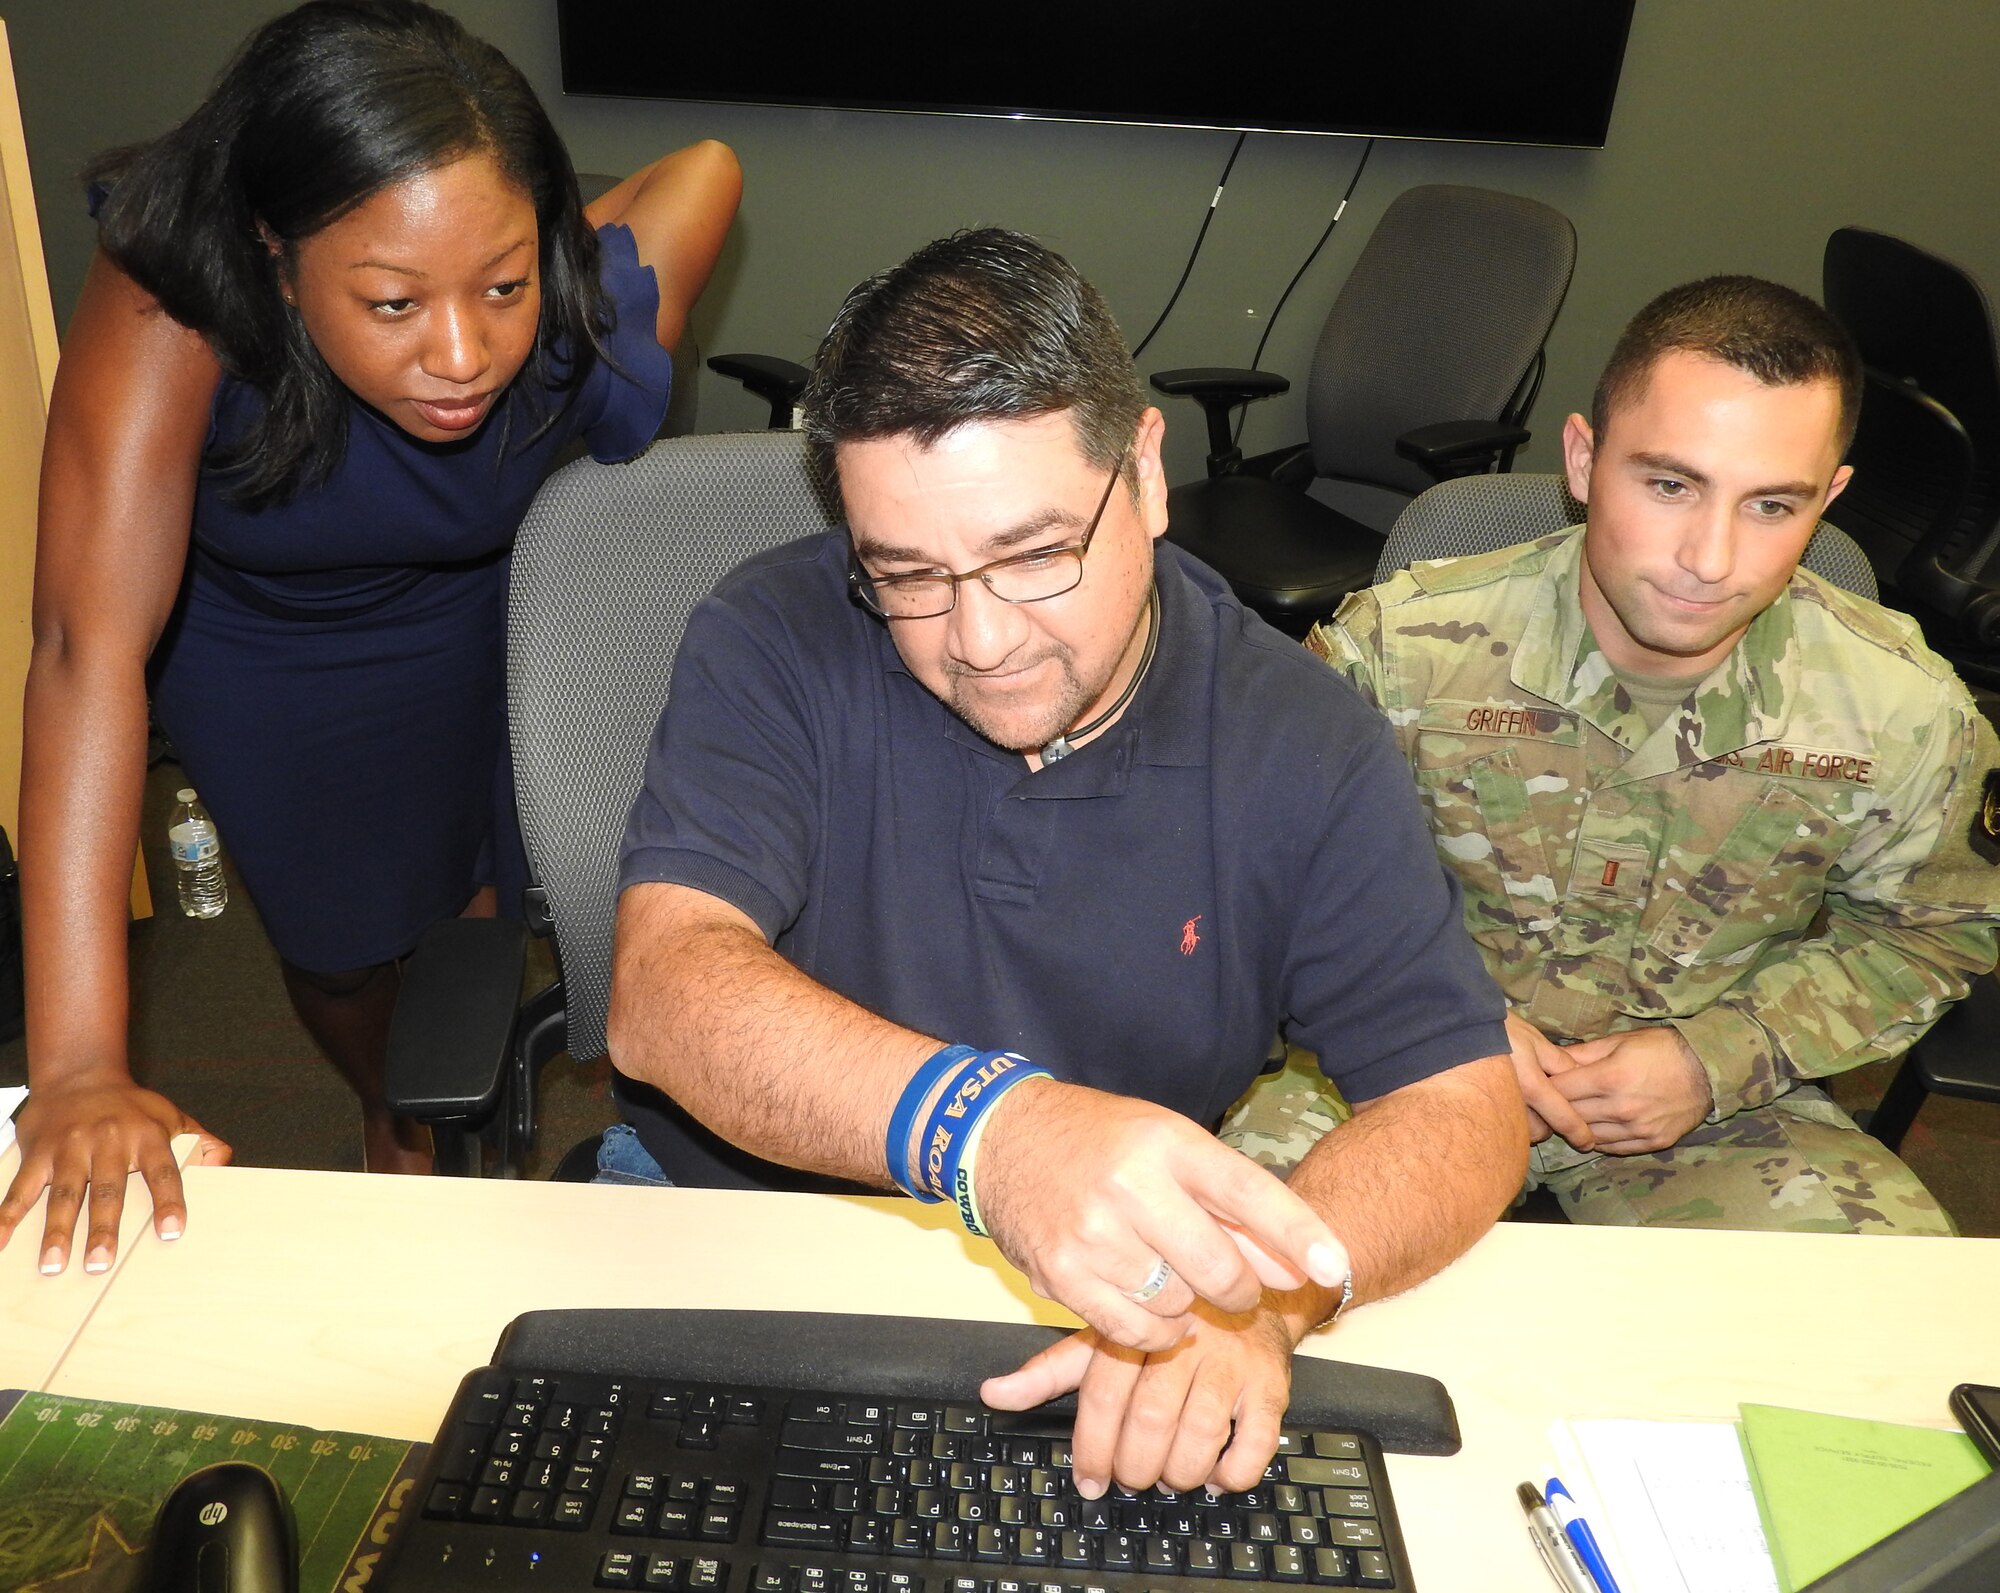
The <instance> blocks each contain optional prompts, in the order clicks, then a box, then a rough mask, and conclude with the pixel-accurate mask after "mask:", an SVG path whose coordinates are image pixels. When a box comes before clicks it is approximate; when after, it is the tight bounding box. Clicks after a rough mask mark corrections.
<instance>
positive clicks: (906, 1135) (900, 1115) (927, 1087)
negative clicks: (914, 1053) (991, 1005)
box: [882, 1045, 979, 1201]
mask: <svg viewBox="0 0 2000 1593" xmlns="http://www.w3.org/2000/svg"><path fill="white" fill-rule="evenodd" d="M978 1054H979V1053H978V1052H977V1051H975V1050H973V1049H972V1047H971V1046H969V1045H948V1046H945V1047H944V1048H943V1049H941V1050H939V1051H937V1052H935V1053H933V1055H932V1056H931V1058H930V1060H929V1061H928V1062H926V1063H924V1065H923V1066H922V1067H920V1068H918V1069H917V1071H916V1072H915V1073H913V1074H912V1075H911V1076H910V1082H909V1083H908V1084H905V1085H904V1086H903V1093H902V1094H901V1095H899V1096H897V1097H896V1109H895V1110H894V1111H893V1112H891V1113H890V1114H889V1133H888V1136H887V1139H886V1141H885V1143H884V1145H883V1147H882V1151H883V1158H884V1160H885V1161H886V1162H887V1163H888V1167H889V1176H890V1177H891V1178H892V1179H894V1180H895V1183H896V1187H897V1188H898V1189H900V1190H902V1192H903V1193H904V1194H906V1195H914V1196H915V1197H916V1198H917V1199H918V1200H923V1201H936V1200H938V1199H939V1198H940V1197H939V1196H937V1195H928V1194H925V1193H923V1192H922V1190H921V1189H920V1188H919V1187H918V1186H917V1184H916V1182H915V1179H914V1176H913V1175H912V1173H911V1170H910V1169H911V1164H912V1163H913V1162H914V1161H915V1160H916V1157H915V1155H914V1154H913V1151H914V1147H913V1145H912V1144H911V1139H910V1136H911V1134H912V1132H913V1131H914V1130H915V1128H916V1123H917V1112H918V1109H919V1108H920V1107H922V1105H923V1104H924V1100H925V1098H926V1097H927V1096H929V1095H930V1094H931V1093H932V1092H933V1091H934V1090H935V1089H936V1088H937V1086H938V1083H939V1081H940V1080H941V1079H943V1077H944V1076H945V1074H947V1073H949V1072H951V1071H952V1069H953V1068H955V1067H957V1066H958V1065H959V1064H961V1063H963V1062H965V1061H967V1060H968V1059H970V1058H972V1057H975V1056H977V1055H978Z"/></svg>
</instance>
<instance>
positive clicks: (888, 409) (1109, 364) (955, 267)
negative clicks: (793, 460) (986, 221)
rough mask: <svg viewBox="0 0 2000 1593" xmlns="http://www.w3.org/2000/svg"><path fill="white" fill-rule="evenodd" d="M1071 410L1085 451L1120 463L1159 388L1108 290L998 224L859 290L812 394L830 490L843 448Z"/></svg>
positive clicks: (811, 417) (953, 240)
mask: <svg viewBox="0 0 2000 1593" xmlns="http://www.w3.org/2000/svg"><path fill="white" fill-rule="evenodd" d="M1064 411H1067V412H1068V413H1069V415H1070V417H1071V421H1072V423H1073V424H1074V426H1075V428H1076V439H1077V445H1078V448H1079V449H1080V450H1081V451H1082V453H1083V455H1084V456H1085V457H1086V458H1088V459H1089V460H1090V461H1091V462H1092V463H1093V464H1095V465H1096V466H1097V467H1098V468H1100V469H1103V470H1109V469H1111V468H1112V467H1113V466H1114V465H1116V464H1118V463H1119V461H1120V460H1122V459H1124V458H1125V456H1126V454H1127V453H1128V452H1129V451H1130V449H1131V446H1132V435H1133V433H1134V432H1135V431H1136V430H1137V429H1138V425H1139V417H1140V416H1141V415H1143V414H1144V413H1145V411H1146V392H1145V389H1144V388H1143V387H1142V386H1141V385H1140V383H1139V378H1138V375H1137V373H1136V372H1135V371H1134V370H1133V368H1132V356H1131V353H1130V352H1129V351H1128V350H1127V348H1126V346H1125V339H1124V336H1123V334H1122V333H1120V332H1119V330H1118V323H1117V322H1116V321H1115V320H1113V319H1112V316H1111V311H1110V308H1109V307H1108V306H1107V305H1106V304H1105V302H1104V298H1103V295H1101V294H1100V293H1099V292H1098V291H1097V289H1095V288H1094V287H1092V286H1091V285H1090V284H1089V283H1088V282H1086V281H1085V280H1084V279H1083V277H1082V276H1081V275H1080V274H1079V273H1078V271H1077V269H1076V267H1074V266H1072V265H1071V264H1070V263H1069V262H1068V261H1067V260H1065V259H1064V258H1063V257H1062V256H1061V255H1059V254H1057V253H1056V252H1055V251H1054V250H1053V249H1049V248H1046V247H1044V246H1043V245H1042V244H1040V243H1037V242H1036V241H1035V240H1034V239H1033V238H1030V237H1027V236H1025V235H1023V234H1021V233H1018V232H1009V231H1006V230H1004V229H1002V228H999V227H986V228H982V229H979V230H977V231H971V232H959V233H954V234H953V235H952V236H951V237H949V238H941V239H939V240H938V241H937V242H936V243H931V244H926V245H925V246H924V247H923V248H921V249H919V250H918V251H917V252H916V253H915V254H913V255H911V256H910V257H909V259H907V260H905V261H904V262H903V263H902V264H901V265H899V266H896V267H894V268H893V269H891V270H888V271H884V272H881V273H880V274H878V275H876V276H872V277H870V278H869V279H868V280H867V281H866V282H863V283H862V284H861V285H860V286H859V287H857V288H855V290H854V291H853V292H852V293H850V294H848V296H847V302H846V303H844V304H843V305H841V307H840V312H839V313H838V314H837V315H835V316H834V318H833V325H832V326H831V327H829V328H828V329H827V334H826V337H825V338H824V339H823V340H822V341H821V343H820V346H819V357H818V359H817V360H816V361H815V362H814V367H813V376H812V381H811V383H810V384H809V385H808V386H807V388H806V393H805V401H804V414H805V429H806V441H807V446H808V448H809V450H810V452H811V455H812V460H813V464H814V467H815V469H816V470H817V471H818V472H819V475H820V479H821V480H822V481H823V482H824V483H825V484H826V485H827V486H828V487H837V485H838V480H837V476H836V473H835V468H834V450H835V448H836V447H837V446H838V445H839V444H841V443H844V442H863V441H868V440H871V439H875V438H882V437H911V438H914V439H915V440H916V441H917V443H918V444H919V445H920V446H922V447H926V448H928V447H930V446H932V445H933V444H935V443H936V442H938V441H939V440H940V439H941V438H943V437H945V436H947V435H949V434H950V433H951V432H953V431H956V430H957V429H958V428H959V427H961V426H965V425H970V424H972V423H974V422H978V421H1001V420H1025V419H1029V418H1032V417H1034V416H1037V415H1049V414H1055V413H1058V412H1064Z"/></svg>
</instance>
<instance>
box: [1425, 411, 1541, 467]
mask: <svg viewBox="0 0 2000 1593" xmlns="http://www.w3.org/2000/svg"><path fill="white" fill-rule="evenodd" d="M1529 436H1530V433H1529V432H1528V431H1527V430H1526V429H1525V428H1524V427H1521V426H1508V425H1503V424H1502V423H1500V422H1499V421H1492V420H1441V421H1438V422H1436V423H1435V424H1433V425H1429V426H1418V427H1415V428H1413V429H1412V430H1410V431H1406V432H1404V433H1403V435H1402V436H1400V437H1398V438H1397V439H1396V452H1397V453H1399V454H1401V455H1402V456H1403V457H1404V458H1405V459H1414V460H1415V461H1416V462H1417V463H1418V464H1420V465H1422V466H1423V467H1424V469H1426V470H1428V471H1429V472H1430V473H1431V474H1432V475H1434V476H1436V477H1437V478H1438V479H1439V480H1440V481H1442V480H1444V479H1445V478H1446V477H1447V476H1464V475H1471V474H1473V473H1475V472H1476V471H1479V470H1484V469H1485V468H1486V467H1487V466H1488V465H1490V464H1491V463H1492V462H1493V460H1494V459H1495V458H1496V457H1498V456H1499V455H1500V454H1503V453H1508V452H1511V451H1512V450H1513V449H1516V448H1519V447H1520V446H1521V444H1523V443H1524V442H1526V441H1527V440H1528V438H1529Z"/></svg>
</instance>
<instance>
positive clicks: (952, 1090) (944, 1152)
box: [910, 1051, 1050, 1232]
mask: <svg viewBox="0 0 2000 1593" xmlns="http://www.w3.org/2000/svg"><path fill="white" fill-rule="evenodd" d="M1049 1076H1050V1074H1049V1071H1048V1069H1046V1068H1039V1067H1036V1066H1035V1064H1034V1063H1032V1062H1030V1061H1029V1060H1028V1059H1027V1058H1026V1057H1024V1056H1022V1055H1020V1054H1019V1053H1017V1052H1014V1051H981V1052H980V1053H978V1054H977V1055H976V1056H974V1057H972V1058H971V1059H970V1060H968V1061H966V1062H963V1063H961V1064H960V1065H959V1068H958V1070H957V1072H955V1073H954V1074H952V1075H951V1077H950V1078H948V1079H947V1080H946V1081H945V1085H944V1088H943V1089H941V1090H939V1091H938V1092H937V1095H936V1096H935V1098H934V1099H933V1101H932V1104H931V1108H930V1113H929V1115H928V1117H927V1118H926V1119H925V1121H924V1124H923V1126H922V1128H920V1129H919V1130H918V1132H917V1136H916V1140H915V1155H914V1156H912V1158H911V1161H912V1166H911V1169H910V1182H911V1183H912V1185H914V1186H915V1188H916V1190H917V1198H918V1199H919V1200H921V1199H924V1198H925V1192H926V1191H928V1193H929V1198H931V1199H932V1200H946V1199H954V1198H955V1196H956V1190H957V1185H958V1176H959V1172H960V1168H961V1164H962V1163H963V1161H964V1160H965V1153H966V1149H967V1147H968V1146H970V1145H971V1144H972V1143H973V1141H974V1140H976V1139H977V1138H978V1137H979V1136H978V1133H977V1130H978V1129H979V1128H980V1127H981V1126H982V1125H983V1124H984V1122H985V1120H986V1114H987V1113H988V1112H990V1111H992V1110H993V1106H994V1103H996V1102H997V1101H998V1100H999V1099H1000V1097H1001V1096H1003V1095H1005V1094H1006V1093H1007V1092H1008V1091H1009V1090H1011V1089H1012V1088H1013V1087H1014V1086H1015V1085H1017V1084H1019V1083H1021V1082H1022V1081H1023V1080H1024V1079H1032V1078H1048V1077H1049ZM966 1215H967V1211H966V1208H965V1207H963V1206H961V1207H960V1209H959V1216H960V1217H961V1218H964V1217H965V1216H966ZM971 1216H972V1219H973V1220H974V1221H977V1220H978V1208H977V1207H976V1206H974V1207H973V1208H972V1210H971ZM968 1226H969V1225H968ZM974 1231H975V1232H983V1231H984V1230H983V1229H975V1230H974Z"/></svg>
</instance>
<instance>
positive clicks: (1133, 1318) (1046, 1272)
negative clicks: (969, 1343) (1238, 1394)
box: [974, 1079, 1347, 1351]
mask: <svg viewBox="0 0 2000 1593" xmlns="http://www.w3.org/2000/svg"><path fill="white" fill-rule="evenodd" d="M974 1187H975V1190H976V1192H977V1194H978V1197H979V1205H980V1210H981V1214H982V1216H983V1218H984V1221H985V1223H986V1226H987V1228H988V1229H989V1230H990V1231H991V1232H992V1234H993V1238H994V1242H995V1243H997V1244H998V1245H999V1246H1000V1248H1001V1250H1003V1251H1004V1252H1005V1253H1006V1255H1007V1258H1008V1259H1009V1260H1010V1261H1012V1262H1013V1263H1014V1264H1015V1265H1016V1266H1018V1267H1019V1268H1020V1269H1021V1270H1022V1271H1023V1272H1024V1273H1026V1274H1027V1276H1028V1281H1029V1282H1030V1283H1031V1284H1032V1285H1033V1286H1034V1288H1035V1291H1036V1292H1037V1293H1038V1294H1041V1295H1044V1296H1045V1297H1047V1298H1048V1299H1051V1300H1055V1301H1058V1302H1059V1303H1061V1304H1062V1305H1065V1306H1067V1307H1068V1308H1069V1309H1070V1310H1072V1311H1074V1312H1075V1313H1076V1314H1077V1315H1078V1316H1080V1317H1082V1318H1083V1320H1084V1321H1086V1322H1088V1323H1089V1324H1090V1325H1091V1326H1092V1327H1093V1328H1095V1329H1096V1330H1097V1331H1098V1333H1099V1334H1100V1335H1102V1337H1103V1339H1104V1340H1105V1341H1106V1342H1107V1343H1108V1344H1113V1345H1122V1346H1124V1347H1125V1348H1127V1349H1132V1350H1142V1351H1153V1350H1164V1349H1167V1348H1168V1347H1169V1346H1171V1345H1172V1344H1174V1343H1175V1342H1176V1341H1177V1340H1178V1339H1179V1338H1180V1337H1181V1336H1182V1335H1183V1334H1184V1333H1186V1332H1187V1331H1188V1330H1189V1327H1190V1324H1191V1320H1192V1319H1191V1318H1190V1317H1189V1314H1188V1313H1189V1312H1190V1310H1191V1309H1192V1308H1193V1307H1194V1305H1195V1303H1196V1302H1197V1301H1198V1300H1199V1301H1205V1302H1207V1303H1208V1304H1210V1305H1212V1306H1213V1307H1215V1308H1216V1309H1218V1310H1219V1311H1221V1312H1224V1313H1235V1312H1246V1311H1251V1310H1253V1309H1254V1308H1255V1307H1256V1306H1257V1305H1258V1302H1259V1300H1260V1298H1261V1296H1262V1292H1263V1290H1264V1289H1266V1288H1272V1289H1296V1288H1298V1287H1300V1286H1301V1285H1302V1284H1304V1283H1305V1282H1306V1281H1307V1280H1309V1279H1310V1280H1311V1281H1312V1282H1315V1283H1318V1284H1320V1285H1321V1286H1323V1287H1334V1288H1337V1287H1338V1286H1339V1284H1340V1282H1341V1280H1342V1279H1343V1278H1344V1277H1345V1276H1346V1274H1347V1252H1346V1250H1345V1249H1344V1248H1343V1247H1342V1245H1341V1243H1340V1241H1339V1240H1338V1239H1337V1238H1335V1237H1334V1234H1333V1231H1332V1230H1331V1229H1330V1228H1328V1227H1327V1225H1326V1223H1325V1222H1324V1221H1322V1220H1321V1219H1320V1217H1319V1216H1318V1214H1317V1213H1315V1212H1314V1211H1313V1209H1312V1208H1311V1207H1310V1206H1308V1205H1307V1204H1306V1203H1305V1202H1304V1201H1303V1200H1301V1199H1299V1197H1298V1196H1297V1195H1295V1194H1293V1193H1292V1192H1291V1190H1289V1189H1287V1188H1286V1187H1285V1185H1284V1184H1283V1183H1282V1182H1280V1181H1279V1180H1278V1179H1277V1178H1275V1177H1273V1176H1272V1175H1271V1174H1270V1173H1269V1172H1268V1171H1266V1170H1265V1169H1264V1168H1262V1167H1259V1166H1258V1165H1257V1164H1256V1163H1255V1162H1253V1161H1251V1160H1250V1158H1249V1157H1247V1156H1244V1155H1242V1154H1241V1153H1240V1152H1237V1151H1234V1150H1231V1149H1229V1147H1227V1146H1226V1145H1224V1144H1222V1143H1221V1142H1220V1141H1219V1140H1217V1139H1216V1138H1215V1136H1214V1135H1213V1134H1210V1133H1208V1132H1207V1131H1205V1130H1204V1129H1202V1128H1200V1127H1199V1126H1197V1125H1196V1124H1194V1123H1192V1122H1190V1121H1189V1120H1188V1119H1187V1118H1184V1117H1182V1116H1180V1115H1179V1114H1177V1113H1174V1112H1170V1111H1167V1110H1166V1109H1165V1108H1163V1107H1159V1106H1155V1105H1152V1104H1151V1103H1149V1102H1146V1101H1138V1100H1133V1099H1132V1098H1130V1097H1129V1096H1123V1095H1109V1094H1106V1093H1104V1092H1103V1091H1101V1090H1092V1089H1086V1088H1084V1087H1083V1086H1081V1085H1076V1084H1064V1083H1060V1082H1058V1081H1056V1080H1054V1079H1032V1080H1030V1081H1028V1082H1027V1083H1025V1084H1022V1085H1021V1086H1019V1087H1018V1088H1017V1089H1015V1090H1014V1091H1013V1092H1012V1093H1011V1094H1010V1095H1009V1096H1008V1098H1007V1099H1006V1100H1005V1101H1003V1102H1001V1103H1000V1104H999V1105H998V1106H996V1107H995V1108H994V1111H993V1116H992V1118H991V1119H990V1121H989V1123H988V1126H987V1128H986V1131H985V1137H984V1140H983V1141H982V1144H981V1148H980V1151H979V1159H978V1165H977V1169H976V1171H975V1174H974ZM1162 1261H1164V1262H1165V1263H1166V1264H1167V1266H1168V1267H1170V1268H1171V1269H1172V1273H1171V1275H1170V1276H1169V1277H1168V1278H1167V1280H1166V1282H1165V1284H1164V1286H1162V1287H1161V1288H1159V1289H1158V1290H1157V1292H1155V1293H1153V1294H1152V1295H1151V1296H1150V1297H1148V1298H1147V1299H1145V1300H1143V1301H1135V1300H1133V1299H1132V1298H1130V1296H1131V1294H1132V1293H1133V1292H1134V1291H1142V1290H1143V1289H1144V1287H1145V1286H1146V1285H1147V1283H1148V1280H1149V1279H1151V1278H1152V1277H1153V1275H1154V1269H1155V1267H1156V1266H1157V1265H1158V1263H1160V1262H1162Z"/></svg>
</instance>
